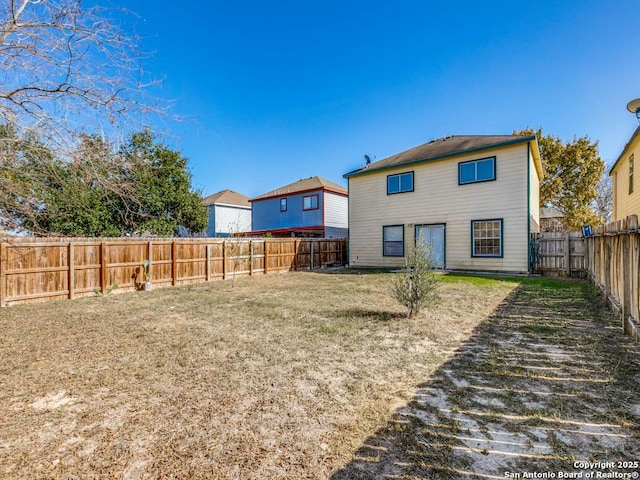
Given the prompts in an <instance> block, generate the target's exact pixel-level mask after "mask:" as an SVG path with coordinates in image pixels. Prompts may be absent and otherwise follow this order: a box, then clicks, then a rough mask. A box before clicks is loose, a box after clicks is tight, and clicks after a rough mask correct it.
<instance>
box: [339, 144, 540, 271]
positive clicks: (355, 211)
mask: <svg viewBox="0 0 640 480" xmlns="http://www.w3.org/2000/svg"><path fill="white" fill-rule="evenodd" d="M344 177H345V178H347V179H348V181H349V263H350V265H351V266H355V267H357V266H363V267H398V266H401V265H402V264H403V260H404V256H405V254H406V252H407V249H408V248H409V247H410V246H411V245H412V244H414V242H415V240H416V239H417V238H420V235H422V238H424V241H425V242H426V243H428V244H430V245H431V250H432V255H433V257H434V259H435V261H436V264H437V266H438V267H440V268H447V269H455V270H478V271H503V272H527V271H529V270H530V249H529V240H530V235H531V233H532V232H537V231H538V230H539V224H540V220H539V182H540V179H541V178H542V164H541V162H540V152H539V150H538V143H537V141H536V138H535V136H520V135H460V136H458V135H456V136H451V137H446V138H441V139H438V140H434V141H431V142H429V143H425V144H424V145H420V146H418V147H415V148H412V149H411V150H407V151H405V152H402V153H398V154H397V155H393V156H391V157H388V158H385V159H384V160H380V161H378V162H375V163H371V164H370V165H366V166H365V167H363V168H360V169H358V170H355V171H353V172H350V173H347V174H346V175H344Z"/></svg>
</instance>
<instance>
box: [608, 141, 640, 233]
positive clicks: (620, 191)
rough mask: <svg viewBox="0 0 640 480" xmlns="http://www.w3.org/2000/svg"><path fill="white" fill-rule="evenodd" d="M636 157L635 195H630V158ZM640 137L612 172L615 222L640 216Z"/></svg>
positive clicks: (633, 142)
mask: <svg viewBox="0 0 640 480" xmlns="http://www.w3.org/2000/svg"><path fill="white" fill-rule="evenodd" d="M631 155H633V157H634V173H633V176H634V181H633V193H631V194H629V158H630V157H631ZM639 166H640V136H636V137H634V138H633V140H632V141H631V143H630V145H629V146H628V147H627V148H626V149H625V152H624V154H623V156H622V158H620V159H619V160H618V162H617V164H616V166H615V168H614V170H613V171H612V175H611V176H612V181H613V205H614V207H613V220H614V221H615V220H620V219H623V218H626V217H627V216H628V215H640V167H639Z"/></svg>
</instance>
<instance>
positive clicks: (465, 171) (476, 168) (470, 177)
mask: <svg viewBox="0 0 640 480" xmlns="http://www.w3.org/2000/svg"><path fill="white" fill-rule="evenodd" d="M495 179H496V157H489V158H481V159H479V160H471V161H469V162H460V163H458V184H459V185H464V184H465V183H478V182H488V181H490V180H495Z"/></svg>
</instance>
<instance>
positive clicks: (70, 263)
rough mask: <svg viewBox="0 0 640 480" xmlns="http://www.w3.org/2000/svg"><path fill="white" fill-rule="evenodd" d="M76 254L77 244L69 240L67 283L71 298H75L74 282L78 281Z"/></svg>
mask: <svg viewBox="0 0 640 480" xmlns="http://www.w3.org/2000/svg"><path fill="white" fill-rule="evenodd" d="M74 256H75V246H74V244H73V242H72V241H70V242H69V246H68V248H67V265H68V267H69V276H68V277H67V283H68V287H69V299H70V300H71V299H73V298H74V297H75V292H74V291H73V287H74V284H75V282H76V277H75V272H74V269H73V263H74Z"/></svg>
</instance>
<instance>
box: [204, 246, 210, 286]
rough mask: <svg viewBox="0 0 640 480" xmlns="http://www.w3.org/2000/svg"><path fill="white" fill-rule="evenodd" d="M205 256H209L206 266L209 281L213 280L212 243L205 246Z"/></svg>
mask: <svg viewBox="0 0 640 480" xmlns="http://www.w3.org/2000/svg"><path fill="white" fill-rule="evenodd" d="M205 252H206V254H205V257H207V260H206V261H207V264H206V265H205V267H204V271H205V275H206V278H207V282H209V281H211V245H209V244H207V245H206V246H205Z"/></svg>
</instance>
